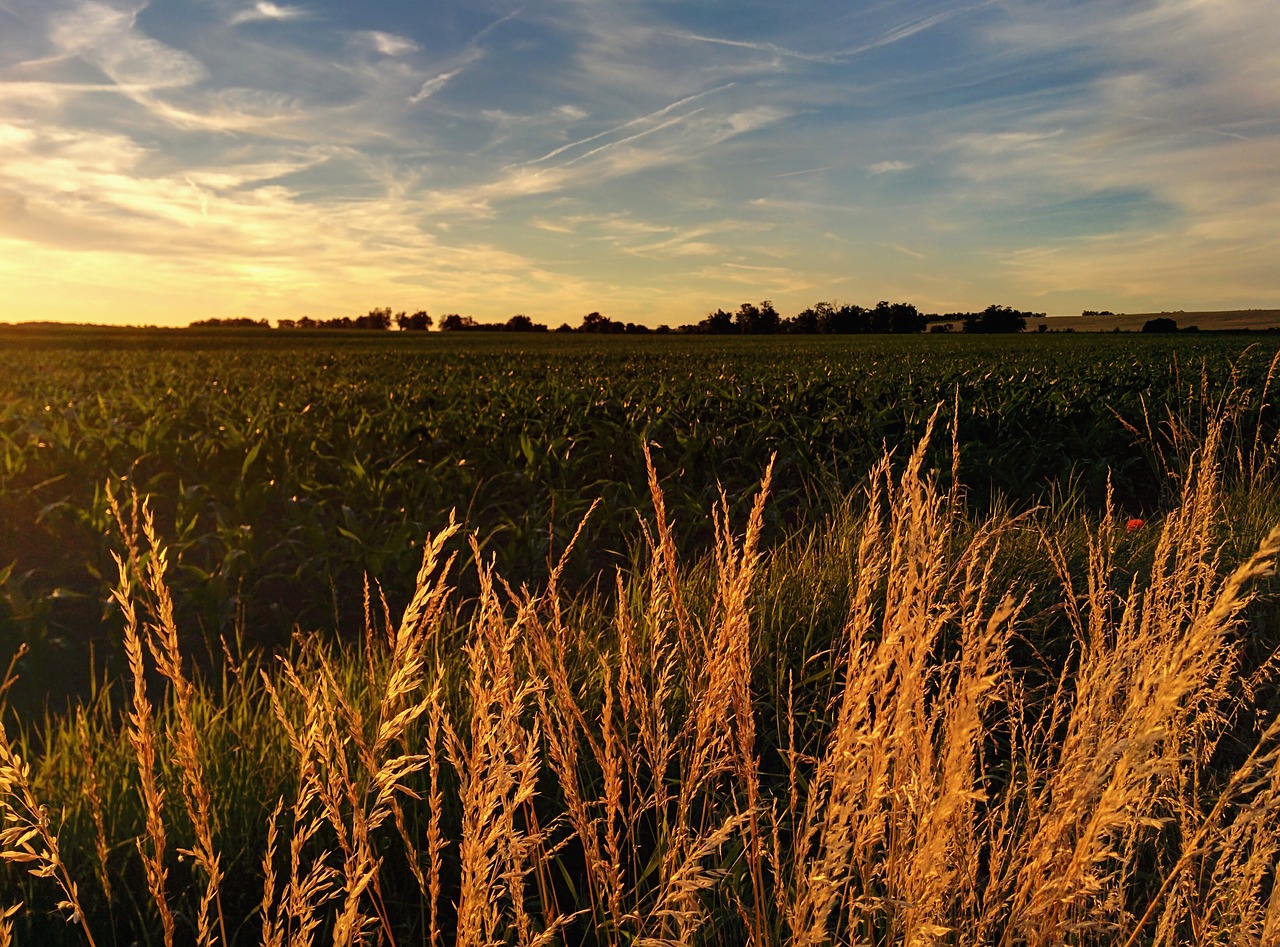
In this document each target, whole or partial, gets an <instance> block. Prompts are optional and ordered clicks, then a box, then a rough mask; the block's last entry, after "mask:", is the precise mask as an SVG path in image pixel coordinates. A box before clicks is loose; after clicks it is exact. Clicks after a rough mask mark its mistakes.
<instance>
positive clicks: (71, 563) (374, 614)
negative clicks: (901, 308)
mask: <svg viewBox="0 0 1280 947" xmlns="http://www.w3.org/2000/svg"><path fill="white" fill-rule="evenodd" d="M113 338H114V340H115V345H114V347H112V348H110V349H104V348H103V347H102V346H100V345H92V344H86V345H84V346H83V347H79V346H78V345H68V344H66V342H65V340H63V341H62V342H61V343H57V344H50V343H47V342H45V341H39V340H34V341H31V340H29V341H28V342H27V343H24V344H22V345H14V346H9V347H6V348H5V349H3V350H2V351H0V360H2V362H3V364H0V411H3V412H4V413H3V414H2V415H0V437H2V438H3V440H2V441H0V445H2V446H3V459H4V464H5V466H4V468H3V476H4V479H3V480H2V481H0V503H3V504H5V506H4V512H5V516H4V517H3V519H0V530H3V533H2V535H0V550H3V555H0V566H3V565H5V564H7V562H13V563H14V566H13V567H12V568H9V569H8V570H7V572H8V574H7V577H6V579H5V584H4V590H5V598H4V599H3V600H0V620H3V621H4V622H5V623H6V624H5V626H4V627H5V634H6V635H7V636H9V642H10V644H11V646H12V645H16V644H17V642H18V640H20V639H25V640H27V641H28V642H29V643H30V645H31V650H30V652H29V653H28V654H26V655H25V656H23V657H22V658H21V660H20V661H19V662H18V665H17V666H18V669H19V671H20V673H21V675H22V677H21V679H20V680H19V681H18V682H17V683H16V684H13V685H12V686H11V687H10V688H9V689H8V691H7V697H8V699H9V700H10V707H9V709H8V710H7V711H6V713H5V715H4V720H5V724H6V726H7V727H8V738H7V740H6V741H4V742H3V744H2V747H4V748H7V749H5V750H4V751H3V758H0V788H3V789H4V790H5V793H6V795H5V796H4V798H5V803H4V805H5V809H4V818H5V825H4V830H3V831H4V833H5V834H4V835H2V836H0V840H3V847H4V849H5V850H6V851H7V852H8V857H9V858H10V864H9V865H8V867H7V869H6V871H7V874H4V875H0V878H3V885H2V886H0V898H3V903H4V904H14V903H16V902H18V901H22V902H24V908H23V909H22V910H21V911H19V912H18V913H16V914H15V915H14V916H13V917H12V918H11V919H10V923H11V924H12V925H13V931H14V934H15V942H17V943H29V942H30V943H36V942H39V943H46V942H48V943H56V942H67V943H85V942H93V943H96V944H106V943H113V942H115V943H133V942H135V941H136V942H139V943H157V944H158V943H166V942H167V940H168V937H169V934H168V933H167V932H172V937H173V939H174V942H177V943H193V942H199V943H212V942H214V940H215V939H216V940H217V941H218V942H221V943H235V944H259V943H261V944H285V943H288V944H294V943H306V942H309V941H308V939H307V938H308V937H309V936H310V935H311V934H314V935H315V937H316V938H317V942H320V941H323V942H329V941H333V942H335V943H357V942H361V940H362V939H363V940H364V942H369V943H373V942H377V941H378V940H379V939H381V941H382V942H384V943H388V942H395V943H403V944H408V943H431V944H436V943H442V944H453V943H458V944H466V945H471V944H482V943H492V942H502V943H517V944H533V943H544V942H545V943H567V944H640V943H654V944H656V943H708V944H738V943H744V942H747V941H748V939H754V941H755V942H756V943H759V944H784V943H786V944H790V943H826V942H832V941H834V942H839V943H849V942H868V943H874V944H907V943H942V944H949V943H954V944H969V943H1029V944H1046V945H1047V944H1057V943H1063V942H1072V943H1081V944H1115V943H1120V944H1125V943H1130V944H1139V943H1141V944H1182V943H1205V944H1208V943H1220V942H1236V943H1260V944H1261V943H1268V942H1271V941H1272V940H1274V938H1275V936H1276V935H1277V933H1278V932H1280V891H1277V889H1276V888H1275V885H1274V864H1275V861H1276V858H1277V856H1278V855H1280V770H1278V769H1277V766H1276V762H1277V736H1280V734H1278V733H1277V729H1276V727H1275V725H1274V724H1273V721H1274V720H1275V719H1276V713H1277V711H1278V710H1280V699H1278V697H1277V693H1278V692H1277V688H1276V686H1275V680H1274V667H1273V663H1272V661H1271V656H1272V653H1273V651H1274V650H1275V648H1276V646H1277V645H1278V644H1280V610H1278V609H1277V607H1276V605H1277V599H1276V598H1275V593H1276V591H1277V584H1276V580H1275V579H1274V578H1273V577H1272V574H1271V572H1272V569H1271V566H1272V563H1273V561H1274V559H1275V557H1276V555H1277V539H1276V537H1275V536H1274V535H1273V534H1272V533H1271V530H1272V528H1273V527H1274V526H1275V525H1276V524H1277V523H1280V493H1278V492H1277V490H1276V487H1275V482H1276V478H1275V474H1276V470H1277V463H1278V462H1280V445H1278V444H1277V433H1278V431H1277V425H1278V424H1280V418H1278V417H1277V413H1276V411H1275V409H1274V408H1273V407H1272V401H1273V400H1274V398H1273V392H1272V387H1271V386H1272V378H1273V374H1274V370H1275V362H1274V360H1275V356H1276V352H1277V349H1280V340H1277V341H1276V342H1272V341H1271V340H1270V338H1269V337H1265V336H1264V337H1255V338H1256V339H1257V340H1258V341H1260V342H1261V343H1263V344H1251V343H1250V340H1248V339H1242V338H1233V337H1228V336H1218V337H1197V338H1192V337H1187V336H1182V337H1179V338H1176V339H1159V338H1142V337H1138V336H1126V337H1122V338H1116V337H1112V336H1092V337H1082V336H1079V335H1074V336H1072V335H1060V336H1053V337H1044V336H1041V337H1028V338H1001V339H965V338H940V337H932V338H930V337H916V338H909V339H854V340H834V339H816V340H784V339H769V340H713V339H697V340H689V339H672V340H644V341H643V342H639V341H637V340H625V341H620V340H583V339H571V340H567V341H566V340H561V339H556V338H547V339H537V340H531V341H528V342H526V341H525V340H520V341H519V342H517V343H512V342H511V341H509V340H490V339H475V340H472V339H467V340H453V339H440V338H437V337H430V338H427V339H423V340H420V341H418V340H414V341H412V342H411V341H410V340H406V339H397V338H388V339H377V340H374V341H373V342H371V343H370V342H363V341H361V342H360V343H357V342H355V341H352V342H349V343H348V342H346V341H345V340H344V341H343V343H341V344H338V345H326V344H325V342H326V341H327V340H321V339H314V338H309V337H305V336H303V337H297V338H292V339H291V340H290V341H289V343H288V344H272V345H270V346H263V345H262V344H261V343H260V342H259V341H258V338H259V337H254V336H249V335H236V336H229V335H217V336H210V337H209V340H208V341H206V340H204V339H202V338H201V337H198V336H192V335H185V334H181V333H178V334H174V335H172V336H169V335H165V336H163V337H162V338H163V343H162V350H163V352H162V355H161V356H160V357H157V356H156V355H155V354H154V351H149V350H148V349H146V348H144V347H143V346H144V345H147V346H150V347H152V348H154V347H155V345H156V339H157V337H156V336H150V337H142V336H138V337H136V338H134V337H130V336H127V335H118V336H114V337H113ZM271 338H272V339H275V338H276V337H275V336H274V335H272V336H271ZM646 445H648V446H649V456H650V457H651V461H650V462H649V463H647V462H646V452H645V448H646ZM771 465H772V466H771ZM762 478H764V479H765V480H766V481H767V487H766V488H765V489H762V488H761V486H760V481H761V479H762ZM109 480H110V481H111V482H112V483H113V486H112V487H110V488H108V487H107V483H108V481H109ZM721 488H723V497H724V499H723V500H721V495H722V494H721ZM135 489H136V490H137V491H139V495H138V496H136V497H135V495H134V494H133V492H132V491H133V490H135ZM144 496H146V497H149V498H150V499H147V500H144V499H143V497H144ZM597 499H599V500H602V502H601V503H600V504H598V505H596V506H595V507H594V509H593V503H594V501H596V500H597ZM717 508H719V509H720V510H721V512H720V514H719V516H718V518H716V517H714V516H713V515H712V513H713V511H714V510H716V509H717ZM451 509H456V511H457V513H456V517H457V520H458V521H460V522H458V523H457V524H451V521H450V510H451ZM588 514H589V515H588ZM459 527H460V528H459ZM469 534H470V535H472V536H473V537H474V539H473V540H472V541H468V538H467V537H468V535H469ZM113 552H114V553H115V554H116V555H117V556H118V557H119V560H118V563H117V561H115V560H113V558H112V553H113ZM451 557H453V558H452V562H451V564H450V559H451ZM365 575H368V577H369V579H370V581H371V582H372V583H374V584H371V585H369V586H368V587H367V588H368V592H367V598H366V592H365V589H366V586H365V582H364V577H365ZM51 590H56V594H51ZM273 606H274V607H273ZM77 622H83V623H84V624H83V625H77ZM294 623H296V624H297V625H298V626H299V628H300V630H301V631H302V632H304V634H301V635H299V636H298V637H296V638H295V639H294V640H293V641H292V643H290V641H289V632H290V630H292V628H293V625H294ZM315 631H320V632H321V633H319V634H314V633H312V632H315ZM222 639H225V648H226V654H225V656H224V654H223V647H224V642H223V640H222ZM89 642H92V643H93V644H94V647H95V649H96V651H97V665H96V673H97V674H98V675H99V676H98V677H97V678H96V681H97V683H96V684H95V685H94V686H93V688H92V689H89V688H84V689H83V690H82V691H81V694H82V696H80V697H78V698H76V699H74V700H73V701H72V703H71V704H70V705H69V706H68V705H66V704H65V702H64V701H59V702H57V703H56V704H55V706H54V707H53V708H52V712H51V713H49V714H47V715H44V714H42V713H40V712H39V710H37V709H36V708H38V706H39V700H38V697H39V693H40V688H41V687H44V686H47V685H48V684H49V683H50V682H53V681H56V680H58V679H61V680H63V681H65V679H67V678H69V677H72V676H74V674H75V673H76V671H75V668H76V667H82V668H83V669H84V673H85V675H86V677H87V676H88V674H89V669H90V666H91V665H90V657H89V655H88V654H87V653H86V651H87V645H88V643H89ZM273 651H274V652H276V653H277V654H279V655H282V656H284V660H277V658H276V657H274V656H273V654H272V652H273ZM24 688H25V690H24ZM73 690H75V689H73ZM41 806H46V807H47V808H44V809H42V808H40V807H41ZM55 833H56V834H57V845H56V847H54V843H53V840H54V834H55ZM181 853H185V854H181ZM30 868H35V869H38V870H40V871H41V872H43V873H44V874H45V875H47V877H42V878H32V877H30V876H29V875H28V874H27V873H26V872H27V870H28V869H30ZM59 901H63V902H65V905H64V906H63V907H62V908H57V904H58V902H59ZM67 918H71V920H72V923H71V924H70V925H68V924H67V923H66V919H67ZM309 932H310V933H309ZM91 938H92V941H91V940H90V939H91ZM0 942H2V941H0Z"/></svg>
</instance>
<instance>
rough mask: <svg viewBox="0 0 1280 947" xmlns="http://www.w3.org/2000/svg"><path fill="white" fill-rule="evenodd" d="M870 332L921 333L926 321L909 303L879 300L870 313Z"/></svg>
mask: <svg viewBox="0 0 1280 947" xmlns="http://www.w3.org/2000/svg"><path fill="white" fill-rule="evenodd" d="M869 321H870V327H869V329H868V331H870V332H896V333H903V332H923V331H924V327H925V323H926V322H927V321H928V320H926V319H925V317H924V316H922V315H921V314H920V310H918V309H917V308H916V307H915V306H914V305H912V304H911V303H890V302H888V301H887V300H883V299H882V300H880V302H878V303H876V308H875V309H873V310H871V313H870V319H869Z"/></svg>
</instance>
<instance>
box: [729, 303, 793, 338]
mask: <svg viewBox="0 0 1280 947" xmlns="http://www.w3.org/2000/svg"><path fill="white" fill-rule="evenodd" d="M781 325H782V318H781V317H780V316H779V315H778V310H776V309H774V308H773V301H772V300H770V299H766V300H764V301H763V302H761V303H760V305H758V306H757V305H755V304H753V303H743V304H742V305H741V306H739V307H738V311H737V312H736V313H735V314H734V317H733V328H734V331H737V332H740V333H742V334H743V335H772V334H774V333H775V332H777V331H778V329H779V327H780V326H781Z"/></svg>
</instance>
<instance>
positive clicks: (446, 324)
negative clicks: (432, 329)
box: [440, 312, 476, 332]
mask: <svg viewBox="0 0 1280 947" xmlns="http://www.w3.org/2000/svg"><path fill="white" fill-rule="evenodd" d="M474 328H476V321H475V320H474V319H472V318H471V317H470V316H460V315H458V314H457V313H456V312H451V313H449V314H448V315H447V316H445V317H444V321H443V322H441V323H440V329H441V331H443V332H458V331H462V330H466V329H474Z"/></svg>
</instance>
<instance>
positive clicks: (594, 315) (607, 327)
mask: <svg viewBox="0 0 1280 947" xmlns="http://www.w3.org/2000/svg"><path fill="white" fill-rule="evenodd" d="M624 329H625V326H623V324H622V323H621V322H614V321H613V320H612V319H610V318H609V317H608V316H602V315H600V313H598V312H589V313H587V314H586V315H585V316H583V317H582V325H580V326H578V331H579V332H622V331H624Z"/></svg>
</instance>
